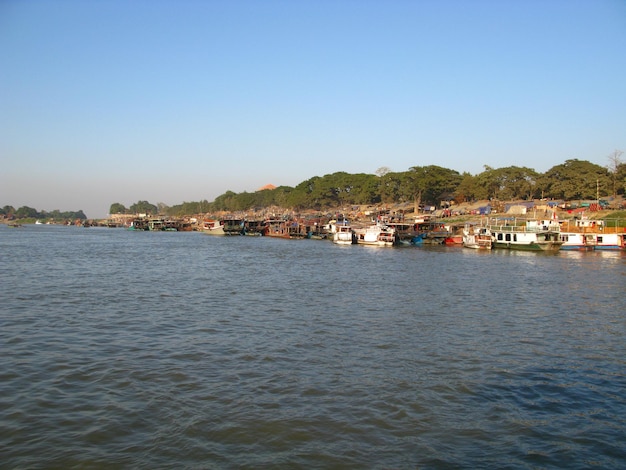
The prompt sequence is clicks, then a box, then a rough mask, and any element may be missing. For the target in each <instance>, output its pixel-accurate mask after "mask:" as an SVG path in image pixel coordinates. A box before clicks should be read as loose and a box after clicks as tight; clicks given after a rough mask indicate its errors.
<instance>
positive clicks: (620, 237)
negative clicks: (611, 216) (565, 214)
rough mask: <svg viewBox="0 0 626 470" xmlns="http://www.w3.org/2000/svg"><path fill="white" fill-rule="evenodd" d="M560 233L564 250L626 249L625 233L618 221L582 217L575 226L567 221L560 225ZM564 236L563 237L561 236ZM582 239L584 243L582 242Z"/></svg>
mask: <svg viewBox="0 0 626 470" xmlns="http://www.w3.org/2000/svg"><path fill="white" fill-rule="evenodd" d="M563 229H564V231H562V232H561V234H562V236H561V238H562V239H563V241H564V243H563V248H562V249H564V250H567V249H570V250H575V249H585V248H580V247H581V246H583V247H584V246H586V247H590V248H586V249H593V250H624V249H626V232H624V229H623V228H622V227H621V225H620V224H619V221H618V220H609V221H604V220H595V219H589V218H587V217H585V216H583V217H582V218H581V219H577V220H576V221H575V224H574V225H573V226H572V225H570V223H569V221H567V222H563V223H562V230H563ZM563 235H565V237H564V236H563ZM583 239H584V241H583Z"/></svg>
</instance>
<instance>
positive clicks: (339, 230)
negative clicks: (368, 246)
mask: <svg viewBox="0 0 626 470" xmlns="http://www.w3.org/2000/svg"><path fill="white" fill-rule="evenodd" d="M330 232H331V233H332V235H333V243H337V244H338V245H354V244H355V243H356V234H355V233H354V230H352V227H351V226H350V225H348V224H347V223H342V224H339V223H331V224H330Z"/></svg>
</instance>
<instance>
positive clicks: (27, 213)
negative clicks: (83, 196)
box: [0, 205, 87, 221]
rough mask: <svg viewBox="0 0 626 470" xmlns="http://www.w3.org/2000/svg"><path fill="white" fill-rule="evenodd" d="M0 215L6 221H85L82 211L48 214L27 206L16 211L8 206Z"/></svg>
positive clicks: (0, 210) (85, 217)
mask: <svg viewBox="0 0 626 470" xmlns="http://www.w3.org/2000/svg"><path fill="white" fill-rule="evenodd" d="M0 215H2V216H4V217H6V218H7V219H42V220H54V221H63V220H76V219H80V220H86V219H87V216H86V215H85V214H84V213H83V211H82V210H79V211H66V212H61V211H59V210H53V211H50V212H48V211H43V210H42V211H38V210H37V209H34V208H32V207H28V206H22V207H20V208H18V209H15V208H14V207H13V206H8V205H7V206H4V207H2V208H1V209H0Z"/></svg>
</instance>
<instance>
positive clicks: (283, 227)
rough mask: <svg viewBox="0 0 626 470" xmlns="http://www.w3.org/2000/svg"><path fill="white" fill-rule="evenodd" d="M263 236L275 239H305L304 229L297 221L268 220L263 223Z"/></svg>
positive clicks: (305, 232)
mask: <svg viewBox="0 0 626 470" xmlns="http://www.w3.org/2000/svg"><path fill="white" fill-rule="evenodd" d="M263 235H265V236H266V237H275V238H306V237H307V231H306V227H305V226H304V225H302V224H300V223H299V222H298V221H297V220H294V219H289V220H284V219H269V220H266V221H265V231H264V232H263Z"/></svg>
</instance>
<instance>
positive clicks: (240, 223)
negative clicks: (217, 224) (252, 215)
mask: <svg viewBox="0 0 626 470" xmlns="http://www.w3.org/2000/svg"><path fill="white" fill-rule="evenodd" d="M221 223H222V227H223V228H222V229H223V230H224V235H244V234H245V230H246V227H245V221H244V220H243V219H222V221H221Z"/></svg>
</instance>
